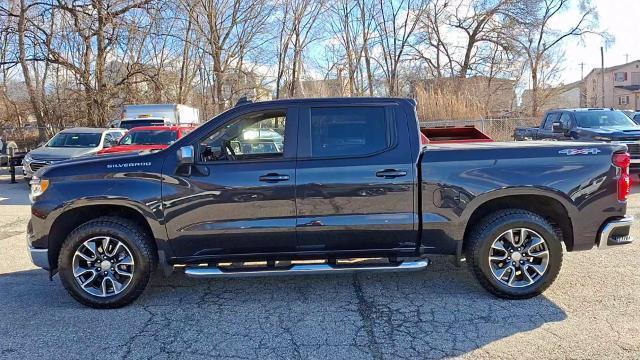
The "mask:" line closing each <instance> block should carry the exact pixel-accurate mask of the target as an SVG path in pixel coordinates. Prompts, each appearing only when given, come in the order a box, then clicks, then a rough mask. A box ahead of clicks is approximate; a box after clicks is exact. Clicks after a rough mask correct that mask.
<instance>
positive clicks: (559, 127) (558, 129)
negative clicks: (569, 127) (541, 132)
mask: <svg viewBox="0 0 640 360" xmlns="http://www.w3.org/2000/svg"><path fill="white" fill-rule="evenodd" d="M551 129H552V130H553V132H554V133H564V131H565V130H566V129H565V128H564V127H563V126H562V123H561V122H560V121H554V122H553V124H551Z"/></svg>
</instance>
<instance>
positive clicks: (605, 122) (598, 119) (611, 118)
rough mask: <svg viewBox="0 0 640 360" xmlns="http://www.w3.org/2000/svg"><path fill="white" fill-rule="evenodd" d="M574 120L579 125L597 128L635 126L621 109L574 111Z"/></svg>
mask: <svg viewBox="0 0 640 360" xmlns="http://www.w3.org/2000/svg"><path fill="white" fill-rule="evenodd" d="M574 115H575V116H576V121H577V123H578V126H579V127H583V128H597V127H607V126H636V124H635V123H634V122H633V121H631V119H629V118H628V117H627V115H625V114H624V113H623V112H621V111H611V110H589V111H576V112H575V113H574Z"/></svg>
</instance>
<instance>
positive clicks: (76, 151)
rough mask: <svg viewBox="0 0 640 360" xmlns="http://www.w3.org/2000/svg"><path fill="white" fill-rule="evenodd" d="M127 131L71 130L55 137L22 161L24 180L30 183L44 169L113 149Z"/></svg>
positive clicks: (28, 154)
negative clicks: (35, 174) (106, 149)
mask: <svg viewBox="0 0 640 360" xmlns="http://www.w3.org/2000/svg"><path fill="white" fill-rule="evenodd" d="M125 132H126V130H124V129H101V128H71V129H65V130H62V131H60V132H59V133H57V134H56V135H54V136H53V137H52V138H51V139H50V140H49V141H48V142H47V143H46V144H44V145H43V146H41V147H39V148H37V149H34V150H31V151H29V152H28V153H27V154H26V155H25V157H24V159H23V161H22V165H23V166H22V173H23V175H24V179H25V180H27V181H29V180H31V178H32V177H33V174H34V173H35V172H36V171H38V170H40V169H41V168H43V167H46V166H48V165H51V164H55V163H58V162H60V161H64V160H68V159H71V158H77V157H81V156H86V155H93V154H95V153H97V152H98V151H100V150H102V149H105V148H108V147H111V146H112V145H113V144H114V143H116V142H117V141H118V140H119V139H120V137H122V135H124V133H125Z"/></svg>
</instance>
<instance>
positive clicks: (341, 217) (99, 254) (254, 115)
mask: <svg viewBox="0 0 640 360" xmlns="http://www.w3.org/2000/svg"><path fill="white" fill-rule="evenodd" d="M262 132H264V133H265V134H274V133H278V134H281V137H279V138H278V139H277V141H276V140H274V138H272V137H267V136H262V135H260V134H261V133H262ZM421 137H422V136H421V133H420V128H419V125H418V121H417V116H416V103H415V102H414V101H413V100H409V99H401V98H346V99H345V98H337V99H291V100H277V101H267V102H257V103H248V102H243V103H242V104H241V105H237V106H235V107H234V108H232V109H230V110H228V111H226V112H224V113H222V114H220V115H218V116H216V117H215V118H213V119H212V120H210V121H209V122H207V123H206V124H203V125H202V126H200V127H199V128H197V129H195V130H194V131H192V132H191V133H189V134H188V135H186V136H185V137H183V138H181V139H179V140H177V141H176V142H175V143H173V144H172V145H170V146H169V147H168V148H167V149H165V150H162V151H159V152H155V153H149V152H146V153H142V152H141V153H127V154H114V155H105V156H101V157H91V158H81V159H75V160H69V161H66V162H61V163H57V164H54V165H52V166H49V167H46V168H43V169H42V170H39V171H38V172H37V173H36V175H35V176H34V179H33V181H32V189H31V199H32V207H31V219H30V221H29V224H28V229H27V230H28V231H27V233H28V249H29V252H30V254H31V258H32V261H33V263H34V264H36V265H37V266H39V267H41V268H43V269H46V270H48V271H49V277H50V278H52V277H53V276H54V275H56V274H59V276H60V279H61V282H62V285H63V286H64V287H65V288H66V289H67V290H68V292H69V293H70V295H71V296H72V297H73V298H75V299H76V300H78V301H79V302H81V303H83V304H85V305H88V306H92V307H99V308H113V307H119V306H123V305H126V304H128V303H130V302H132V301H134V300H135V299H136V298H137V297H138V296H139V295H140V294H141V293H142V291H143V290H144V288H145V287H146V285H147V283H148V281H149V277H150V275H151V274H152V272H154V271H155V270H156V269H157V268H160V269H162V270H164V272H165V273H166V274H169V273H170V272H171V271H173V270H174V269H175V268H179V269H181V271H184V272H185V273H186V275H187V276H190V277H196V278H225V277H241V276H275V275H286V274H321V273H344V272H358V271H417V270H422V269H424V268H425V267H427V266H428V264H429V260H428V256H430V255H439V254H440V255H449V256H452V259H455V260H456V263H458V264H461V263H462V262H463V261H466V263H467V264H468V266H469V267H470V269H471V271H472V273H473V274H474V275H475V277H476V278H477V279H478V281H479V283H480V284H481V285H482V286H483V287H484V288H486V289H487V290H488V291H489V292H491V293H493V294H495V295H496V296H498V297H502V298H507V299H523V298H530V297H533V296H536V295H538V294H540V293H541V292H543V291H544V290H545V289H546V288H547V287H548V286H550V284H551V283H552V282H553V281H554V279H555V278H556V276H557V275H558V272H559V270H560V267H561V264H562V256H563V244H564V248H566V251H578V250H588V249H592V248H593V247H595V246H597V247H599V248H606V247H610V246H614V245H621V244H625V243H629V242H631V241H632V238H631V236H630V226H631V223H632V220H633V219H632V218H631V217H629V216H627V215H626V208H627V203H626V200H627V196H628V193H629V173H628V167H629V161H630V160H629V155H628V153H627V152H626V151H627V148H626V146H625V145H624V144H617V143H606V142H601V143H577V142H548V141H547V142H509V143H501V142H478V143H473V142H462V143H460V142H458V143H446V142H441V143H437V144H425V143H422V142H421ZM278 144H279V145H278ZM584 271H585V272H586V271H593V269H584ZM576 276H577V274H576Z"/></svg>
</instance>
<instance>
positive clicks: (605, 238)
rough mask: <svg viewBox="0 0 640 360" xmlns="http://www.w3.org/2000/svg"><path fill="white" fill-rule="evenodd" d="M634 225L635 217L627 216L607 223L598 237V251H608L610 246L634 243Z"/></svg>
mask: <svg viewBox="0 0 640 360" xmlns="http://www.w3.org/2000/svg"><path fill="white" fill-rule="evenodd" d="M632 223H633V216H625V217H623V218H621V219H616V220H610V221H608V222H607V223H605V225H604V226H603V227H602V230H600V235H599V236H598V249H606V248H607V247H609V246H615V245H624V244H629V243H631V242H633V236H632V235H631V224H632Z"/></svg>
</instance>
